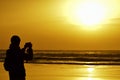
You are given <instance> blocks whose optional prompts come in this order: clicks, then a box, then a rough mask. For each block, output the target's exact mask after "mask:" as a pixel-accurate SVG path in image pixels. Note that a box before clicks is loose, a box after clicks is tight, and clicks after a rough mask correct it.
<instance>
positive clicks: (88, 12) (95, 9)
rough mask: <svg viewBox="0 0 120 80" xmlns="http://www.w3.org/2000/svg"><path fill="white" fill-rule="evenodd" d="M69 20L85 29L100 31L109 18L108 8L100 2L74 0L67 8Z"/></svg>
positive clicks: (96, 0)
mask: <svg viewBox="0 0 120 80" xmlns="http://www.w3.org/2000/svg"><path fill="white" fill-rule="evenodd" d="M64 12H65V15H66V16H67V20H68V21H69V22H70V23H72V24H74V25H80V26H83V28H85V29H91V30H93V29H94V30H95V29H98V28H99V27H100V26H99V25H100V24H102V23H103V22H104V21H105V20H106V18H107V13H108V12H107V7H106V5H105V4H103V3H102V2H100V1H98V0H73V1H71V2H69V3H68V4H67V6H66V8H65V11H64Z"/></svg>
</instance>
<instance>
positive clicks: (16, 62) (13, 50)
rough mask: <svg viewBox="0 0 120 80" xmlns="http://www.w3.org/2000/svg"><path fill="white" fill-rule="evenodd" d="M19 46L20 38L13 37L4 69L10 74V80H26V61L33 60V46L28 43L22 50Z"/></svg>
mask: <svg viewBox="0 0 120 80" xmlns="http://www.w3.org/2000/svg"><path fill="white" fill-rule="evenodd" d="M19 44H20V38H19V36H17V35H14V36H12V38H11V44H10V47H9V49H8V50H7V51H6V58H5V61H4V68H5V70H6V71H8V72H9V78H10V80H25V76H26V73H25V68H24V60H32V58H33V50H32V44H31V43H30V42H29V43H26V44H25V45H24V48H22V49H20V47H19Z"/></svg>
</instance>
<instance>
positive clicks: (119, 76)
mask: <svg viewBox="0 0 120 80" xmlns="http://www.w3.org/2000/svg"><path fill="white" fill-rule="evenodd" d="M25 68H26V74H27V76H26V80H120V65H67V64H25ZM0 80H9V77H8V73H7V71H5V70H4V68H3V63H0Z"/></svg>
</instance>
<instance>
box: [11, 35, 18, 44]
mask: <svg viewBox="0 0 120 80" xmlns="http://www.w3.org/2000/svg"><path fill="white" fill-rule="evenodd" d="M11 43H12V44H16V43H20V37H19V36H17V35H13V36H12V37H11Z"/></svg>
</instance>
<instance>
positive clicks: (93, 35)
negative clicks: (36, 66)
mask: <svg viewBox="0 0 120 80" xmlns="http://www.w3.org/2000/svg"><path fill="white" fill-rule="evenodd" d="M66 1H69V0H57V1H56V0H45V1H41V0H39V1H38V0H34V1H33V0H20V1H17V0H11V1H9V0H1V1H0V49H7V48H8V46H9V43H10V37H11V36H12V35H13V34H17V35H19V36H20V37H21V47H22V46H23V44H24V43H25V42H28V41H31V42H32V43H33V48H34V49H58V50H61V49H64V50H68V49H69V50H71V49H72V50H86V49H93V50H94V49H120V6H119V5H118V4H117V3H119V2H120V1H119V0H113V1H114V4H116V6H115V5H114V6H115V7H111V8H113V10H115V14H116V15H113V16H112V17H111V18H110V20H109V23H105V24H103V25H102V29H99V30H96V31H88V30H83V29H81V27H80V26H76V25H73V24H70V23H68V22H67V21H66V17H65V16H64V15H62V13H63V12H62V11H63V10H62V9H63V8H64V5H65V2H66ZM106 1H107V0H106ZM108 3H109V0H108ZM111 6H113V5H111ZM117 11H118V12H117Z"/></svg>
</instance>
